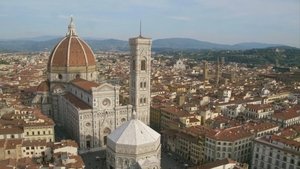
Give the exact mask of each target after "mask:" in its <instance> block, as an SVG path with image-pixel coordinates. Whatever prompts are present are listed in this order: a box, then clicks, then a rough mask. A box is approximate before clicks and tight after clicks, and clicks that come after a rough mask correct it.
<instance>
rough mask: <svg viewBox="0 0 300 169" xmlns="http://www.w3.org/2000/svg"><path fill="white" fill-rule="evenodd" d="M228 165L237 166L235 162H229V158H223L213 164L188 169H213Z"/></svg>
mask: <svg viewBox="0 0 300 169" xmlns="http://www.w3.org/2000/svg"><path fill="white" fill-rule="evenodd" d="M230 163H233V164H237V162H236V161H234V160H231V159H229V158H225V159H223V160H216V161H214V162H211V163H207V164H204V165H201V166H195V167H190V168H189V169H211V168H215V167H218V166H222V165H226V164H230Z"/></svg>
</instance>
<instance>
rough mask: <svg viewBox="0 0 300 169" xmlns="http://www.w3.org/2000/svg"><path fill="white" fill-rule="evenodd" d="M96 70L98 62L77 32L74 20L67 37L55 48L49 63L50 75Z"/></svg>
mask: <svg viewBox="0 0 300 169" xmlns="http://www.w3.org/2000/svg"><path fill="white" fill-rule="evenodd" d="M95 69H96V60H95V56H94V53H93V51H92V49H91V48H90V47H89V45H88V44H87V43H86V42H84V41H83V40H82V39H80V38H79V37H78V36H77V34H76V31H75V25H74V23H73V19H72V18H71V22H70V24H69V26H68V33H67V35H66V36H65V37H64V38H63V39H62V40H61V41H60V42H59V43H58V44H57V45H56V46H55V47H54V49H53V51H52V52H51V55H50V58H49V61H48V71H49V72H50V73H60V72H62V73H63V72H64V73H68V72H69V73H72V72H77V73H81V72H91V71H95Z"/></svg>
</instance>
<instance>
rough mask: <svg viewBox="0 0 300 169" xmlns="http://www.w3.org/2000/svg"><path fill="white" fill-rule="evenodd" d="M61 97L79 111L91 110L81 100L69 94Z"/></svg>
mask: <svg viewBox="0 0 300 169" xmlns="http://www.w3.org/2000/svg"><path fill="white" fill-rule="evenodd" d="M63 97H64V98H65V99H66V100H68V101H69V102H71V103H72V104H73V105H74V106H75V107H77V108H79V109H82V110H87V109H92V107H91V106H90V105H88V104H86V103H85V102H83V101H82V100H80V99H79V98H77V97H76V96H74V95H73V94H71V93H66V94H65V95H63Z"/></svg>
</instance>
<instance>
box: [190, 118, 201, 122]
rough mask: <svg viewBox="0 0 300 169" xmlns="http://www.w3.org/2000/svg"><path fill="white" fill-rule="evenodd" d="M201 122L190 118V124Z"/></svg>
mask: <svg viewBox="0 0 300 169" xmlns="http://www.w3.org/2000/svg"><path fill="white" fill-rule="evenodd" d="M199 121H200V120H198V119H196V118H195V117H192V118H190V123H195V122H199Z"/></svg>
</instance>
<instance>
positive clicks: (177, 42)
mask: <svg viewBox="0 0 300 169" xmlns="http://www.w3.org/2000/svg"><path fill="white" fill-rule="evenodd" d="M230 47H231V46H230V45H223V44H217V43H210V42H205V41H199V40H196V39H190V38H167V39H157V40H154V41H153V48H170V49H228V48H230Z"/></svg>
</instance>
